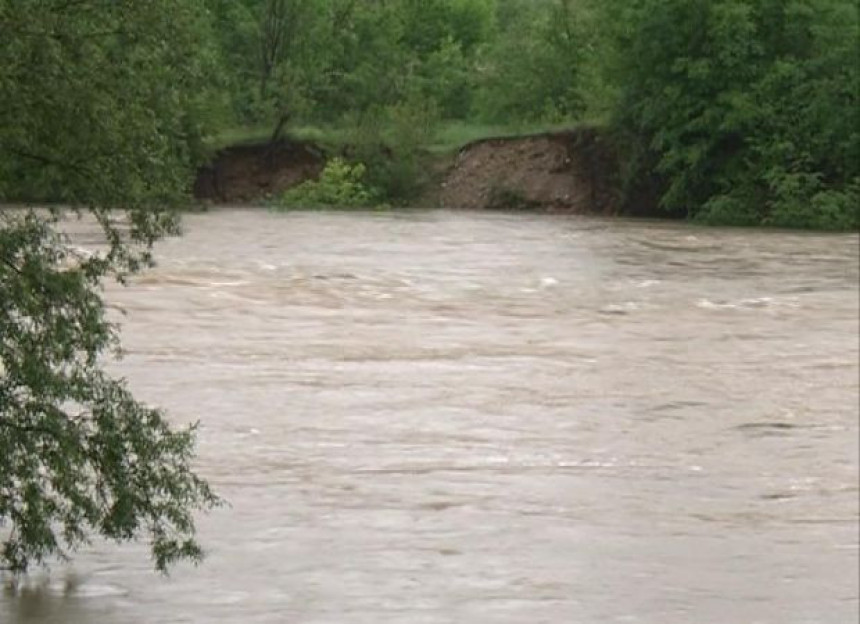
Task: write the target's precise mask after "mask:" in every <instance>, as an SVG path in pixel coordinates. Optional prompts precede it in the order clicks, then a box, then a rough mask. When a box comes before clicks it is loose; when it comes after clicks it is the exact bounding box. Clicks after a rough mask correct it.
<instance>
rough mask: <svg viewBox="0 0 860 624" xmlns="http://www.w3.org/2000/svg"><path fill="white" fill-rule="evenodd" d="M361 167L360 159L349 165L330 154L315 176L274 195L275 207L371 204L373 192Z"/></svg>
mask: <svg viewBox="0 0 860 624" xmlns="http://www.w3.org/2000/svg"><path fill="white" fill-rule="evenodd" d="M364 173H365V168H364V165H363V164H361V163H357V164H355V165H350V164H349V163H347V162H345V161H344V160H343V159H341V158H333V159H331V160H329V161H328V163H326V166H325V169H323V172H322V174H320V177H319V179H317V180H308V181H307V182H303V183H302V184H300V185H298V186H296V187H293V188H291V189H289V190H287V191H285V192H284V193H282V194H281V196H280V197H278V198H277V199H276V200H275V202H274V204H273V207H274V208H275V209H276V210H289V209H296V208H299V209H302V208H323V207H326V206H333V207H339V208H366V207H368V206H371V205H373V203H374V197H375V196H376V193H374V192H373V191H372V190H370V189H368V188H367V186H366V185H365V183H364Z"/></svg>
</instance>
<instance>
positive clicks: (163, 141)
mask: <svg viewBox="0 0 860 624" xmlns="http://www.w3.org/2000/svg"><path fill="white" fill-rule="evenodd" d="M205 15H206V13H205V11H204V10H203V6H202V3H201V2H197V1H196V0H182V1H176V0H154V1H152V2H136V1H134V0H123V1H119V2H112V3H105V2H100V1H98V0H79V1H76V2H69V1H68V0H0V39H1V40H2V44H0V203H4V202H5V203H9V202H19V201H22V200H30V201H31V202H32V201H33V200H37V201H43V202H52V203H53V204H54V205H60V206H63V209H60V208H54V209H51V210H46V209H42V210H39V211H36V210H32V209H26V208H22V207H16V208H4V209H0V210H2V212H0V568H3V569H7V570H11V571H12V572H15V573H19V572H24V571H26V570H27V569H28V568H29V567H31V566H32V565H38V564H43V563H45V562H47V561H48V560H49V559H50V558H51V557H54V556H66V555H68V554H70V553H71V552H72V551H74V549H75V548H77V547H78V546H80V545H81V544H83V543H86V542H87V541H88V540H89V539H90V537H91V536H95V535H98V536H103V537H105V538H109V539H113V540H117V541H127V540H134V539H145V540H148V541H149V542H150V544H151V549H152V556H153V559H154V562H155V566H156V567H157V568H158V569H159V570H166V569H167V567H168V566H169V565H170V564H171V563H172V562H174V561H176V560H179V559H191V560H198V559H199V558H200V556H201V554H202V550H201V547H200V545H199V544H198V543H197V542H196V541H195V538H194V533H195V531H194V528H195V527H194V514H195V512H197V511H199V510H206V509H209V508H211V507H212V506H214V505H216V504H217V503H218V498H217V497H216V496H215V494H214V493H213V492H212V490H211V489H210V487H209V486H208V485H207V483H206V482H205V481H204V480H202V479H201V478H200V477H198V476H197V475H196V474H195V473H194V471H193V466H192V462H193V451H194V427H193V426H190V427H186V428H175V427H173V426H171V425H170V424H169V422H168V420H167V419H166V418H165V416H164V414H163V413H162V412H161V411H159V410H157V409H154V408H152V407H149V406H147V405H145V404H143V403H141V402H139V401H137V400H135V398H134V397H133V395H132V394H131V392H130V390H129V388H128V386H127V384H126V383H125V382H124V381H123V380H121V379H116V378H113V377H111V376H110V375H109V374H108V373H107V372H106V371H105V370H104V368H103V366H104V363H105V359H106V358H108V357H109V356H110V355H111V354H115V353H116V351H117V349H118V344H119V343H118V336H117V329H116V327H115V326H114V325H113V324H111V323H110V322H109V320H108V319H107V317H106V306H105V302H104V300H103V297H102V291H101V287H102V284H103V281H104V280H106V279H120V280H122V279H124V277H125V276H127V275H128V274H129V273H132V272H135V271H137V270H140V269H141V268H142V267H145V266H147V265H148V264H149V263H150V262H151V254H150V249H151V246H152V244H153V243H154V242H155V241H156V240H157V239H158V238H160V237H161V236H164V235H165V234H168V233H172V232H174V231H175V230H176V227H177V221H176V217H175V214H174V213H173V212H172V209H173V207H175V205H176V204H177V203H178V202H180V201H182V198H183V197H184V196H185V194H186V192H187V190H188V186H189V182H190V179H191V174H192V171H193V166H194V164H195V162H196V161H198V160H199V158H200V157H201V155H202V154H201V152H200V146H201V138H202V136H203V134H204V131H205V122H206V119H207V108H206V107H207V98H206V93H207V88H208V84H209V80H208V72H209V67H208V61H209V57H208V56H207V49H208V48H207V46H209V45H210V43H211V38H210V37H209V35H208V23H207V22H206V20H205V19H204V18H205ZM76 213H77V214H89V215H92V216H94V218H95V219H96V220H97V222H98V223H99V224H101V226H102V231H103V233H104V240H105V246H104V251H103V253H100V254H80V253H79V252H77V251H76V250H75V248H74V247H72V246H70V245H69V244H68V241H67V240H66V239H65V238H64V236H63V234H62V233H61V226H62V223H61V220H62V218H63V216H64V214H71V215H72V216H73V215H74V214H76Z"/></svg>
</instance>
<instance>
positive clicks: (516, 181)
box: [440, 128, 619, 214]
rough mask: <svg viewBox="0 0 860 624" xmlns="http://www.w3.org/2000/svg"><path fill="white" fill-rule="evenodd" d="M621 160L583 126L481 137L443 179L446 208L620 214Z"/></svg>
mask: <svg viewBox="0 0 860 624" xmlns="http://www.w3.org/2000/svg"><path fill="white" fill-rule="evenodd" d="M617 172H618V164H617V158H616V157H615V154H614V150H613V149H612V147H611V142H610V141H609V140H608V139H607V138H606V137H605V136H604V135H603V134H602V133H601V132H600V131H598V130H595V129H591V128H582V129H577V130H570V131H566V132H557V133H549V134H541V135H534V136H526V137H511V138H497V139H486V140H482V141H477V142H475V143H471V144H469V145H466V146H465V147H463V148H462V149H461V150H460V152H459V154H458V155H457V158H456V160H455V163H454V165H453V167H452V168H451V171H450V172H449V173H448V175H447V177H446V179H445V180H444V182H443V183H442V185H443V187H442V189H441V194H440V203H441V205H442V206H443V207H446V208H461V209H472V210H475V209H478V210H487V209H489V210H492V209H507V210H516V209H523V210H528V209H532V210H547V211H552V212H569V213H598V214H614V213H616V212H618V210H619V195H618V193H617V192H616V190H615V187H616V179H617Z"/></svg>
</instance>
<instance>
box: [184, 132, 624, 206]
mask: <svg viewBox="0 0 860 624" xmlns="http://www.w3.org/2000/svg"><path fill="white" fill-rule="evenodd" d="M428 158H432V157H430V156H428ZM436 158H437V159H438V157H436ZM324 163H325V154H324V152H323V150H322V149H321V148H319V147H318V146H315V145H313V144H310V143H302V142H292V141H281V142H279V143H276V144H274V145H270V144H258V145H237V146H233V147H229V148H227V149H225V150H222V151H221V152H219V153H218V154H217V155H216V157H215V159H214V160H213V162H212V164H211V165H209V166H207V167H205V168H203V169H201V171H200V173H199V175H198V178H197V182H196V184H195V187H194V194H195V196H196V197H198V198H199V199H205V200H210V201H215V202H218V203H235V202H247V201H253V200H257V199H261V198H263V197H265V196H267V195H270V194H275V193H279V192H281V191H283V190H285V189H288V188H290V187H292V186H295V185H297V184H300V183H301V182H303V181H305V180H308V179H312V178H315V177H317V176H318V175H319V173H320V171H321V170H322V168H323V166H324ZM440 164H441V163H439V162H428V169H437V170H439V174H438V175H437V176H435V177H436V178H437V180H436V181H435V182H434V188H430V189H428V190H427V193H426V194H425V195H426V196H427V197H428V198H432V203H433V204H435V205H439V206H442V207H446V208H463V209H472V210H486V209H490V210H492V209H501V210H511V209H524V210H544V211H552V212H570V213H598V214H616V213H618V212H619V211H620V209H621V206H620V193H619V192H618V191H617V179H618V158H617V156H616V151H615V150H614V148H613V145H612V141H611V140H610V139H609V138H608V137H607V136H606V134H605V133H604V132H602V131H600V130H598V129H595V128H579V129H575V130H568V131H564V132H553V133H546V134H538V135H531V136H519V137H501V138H492V139H483V140H480V141H475V142H473V143H470V144H468V145H466V146H464V147H463V148H461V149H460V151H459V152H458V153H457V155H456V157H455V158H454V159H453V160H452V162H450V163H448V164H447V165H446V166H440ZM422 203H425V204H426V203H427V202H426V201H425V202H422Z"/></svg>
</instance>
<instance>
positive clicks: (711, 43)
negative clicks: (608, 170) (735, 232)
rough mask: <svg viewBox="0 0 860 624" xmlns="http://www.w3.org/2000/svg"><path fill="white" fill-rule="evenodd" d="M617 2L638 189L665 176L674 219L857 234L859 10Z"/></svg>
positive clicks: (624, 112)
mask: <svg viewBox="0 0 860 624" xmlns="http://www.w3.org/2000/svg"><path fill="white" fill-rule="evenodd" d="M610 4H611V5H612V7H611V10H615V11H617V15H618V17H619V20H618V22H619V23H618V24H616V25H615V29H614V33H613V34H614V39H613V42H614V44H615V48H616V51H615V53H614V54H613V55H612V63H613V69H614V72H615V73H614V75H616V76H617V80H618V84H619V85H620V87H619V98H618V102H617V104H616V105H615V110H614V114H615V120H616V123H617V126H618V128H619V129H620V130H621V131H623V132H624V133H625V136H626V137H628V139H629V148H630V151H629V156H630V159H629V162H630V163H631V171H630V174H631V178H632V179H633V180H635V178H637V177H639V178H642V177H646V176H656V177H657V179H658V184H659V189H660V197H661V200H660V201H661V206H662V207H663V208H664V209H665V210H666V211H667V212H669V213H673V214H681V215H686V216H690V217H693V218H695V219H698V220H701V221H703V222H706V223H714V224H720V223H728V224H741V225H756V224H765V225H774V226H784V227H811V228H822V229H849V228H856V227H858V224H860V213H858V210H860V208H858V206H860V195H858V188H860V101H858V95H860V94H858V88H860V64H858V62H857V61H858V59H860V31H858V7H857V4H856V3H854V2H847V1H845V0H794V1H792V2H783V1H781V0H756V1H753V0H718V1H714V2H711V1H708V2H704V1H699V0H641V1H638V2H634V3H630V2H622V1H621V0H619V1H618V2H614V3H610ZM608 6H609V5H608ZM622 51H623V53H622Z"/></svg>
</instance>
